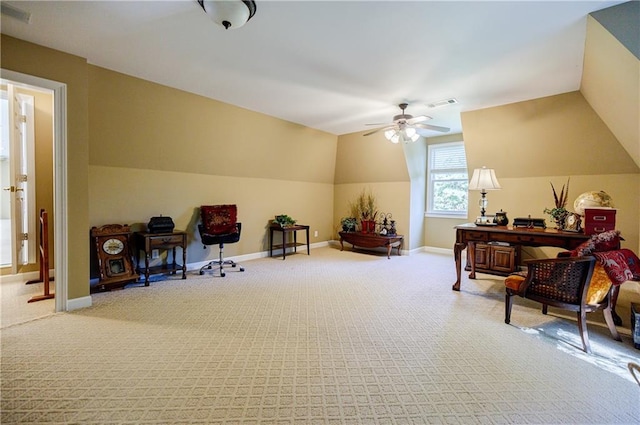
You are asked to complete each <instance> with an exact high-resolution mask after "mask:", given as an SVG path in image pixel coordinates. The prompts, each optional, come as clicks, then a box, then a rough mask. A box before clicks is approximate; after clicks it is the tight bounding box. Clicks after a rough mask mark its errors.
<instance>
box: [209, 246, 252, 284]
mask: <svg viewBox="0 0 640 425" xmlns="http://www.w3.org/2000/svg"><path fill="white" fill-rule="evenodd" d="M205 248H206V247H205ZM224 266H231V267H232V268H237V270H234V271H238V272H243V271H244V267H242V266H241V265H240V264H238V263H236V262H235V261H233V260H225V259H224V245H223V244H220V259H218V260H212V261H209V263H207V264H205V265H204V266H202V267H201V268H200V274H201V275H203V274H204V272H205V270H213V268H214V267H215V268H216V269H217V271H218V272H219V273H220V277H225V276H226V275H227V274H226V273H225V272H224ZM213 273H214V275H215V273H216V270H213Z"/></svg>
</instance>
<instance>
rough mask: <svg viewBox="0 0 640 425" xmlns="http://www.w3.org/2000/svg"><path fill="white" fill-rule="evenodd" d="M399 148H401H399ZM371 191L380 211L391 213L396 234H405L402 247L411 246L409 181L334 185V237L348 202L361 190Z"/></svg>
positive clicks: (344, 215) (336, 237)
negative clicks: (394, 222)
mask: <svg viewBox="0 0 640 425" xmlns="http://www.w3.org/2000/svg"><path fill="white" fill-rule="evenodd" d="M400 149H401V148H400ZM363 189H364V190H366V191H367V192H371V193H372V194H373V195H375V196H376V199H377V204H378V210H379V212H380V213H385V214H389V213H390V214H391V215H392V219H393V220H395V221H396V230H397V232H398V234H400V235H405V241H404V249H409V248H410V246H411V240H410V239H411V238H410V233H409V231H410V225H409V223H410V216H411V214H410V202H409V201H410V199H409V198H410V195H411V184H410V182H369V183H365V184H363V183H343V184H336V185H335V186H334V201H333V204H334V206H335V208H334V215H333V223H334V234H333V236H334V238H333V239H339V237H338V235H337V232H338V231H339V230H340V229H339V226H340V219H341V218H342V217H348V216H349V215H350V214H349V203H351V202H353V201H354V200H355V198H356V197H357V196H358V195H359V194H360V193H361V192H362V190H363Z"/></svg>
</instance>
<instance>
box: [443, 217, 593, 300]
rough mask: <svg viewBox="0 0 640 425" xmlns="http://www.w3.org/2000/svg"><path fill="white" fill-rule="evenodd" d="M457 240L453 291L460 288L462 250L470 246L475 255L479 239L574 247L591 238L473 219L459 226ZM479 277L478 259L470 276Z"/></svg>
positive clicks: (470, 250) (474, 256)
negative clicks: (496, 224) (479, 222)
mask: <svg viewBox="0 0 640 425" xmlns="http://www.w3.org/2000/svg"><path fill="white" fill-rule="evenodd" d="M455 229H456V243H455V245H454V246H453V254H454V257H455V261H456V282H455V283H454V284H453V287H452V288H451V289H453V290H454V291H459V290H460V276H461V273H462V258H461V255H462V250H464V249H465V248H468V250H469V252H468V255H469V258H471V259H474V258H476V243H487V242H507V243H510V244H512V245H518V246H536V247H537V246H553V247H557V248H564V249H566V250H572V249H574V248H576V247H577V246H578V245H580V244H581V243H582V242H584V241H586V240H588V239H589V236H587V235H585V234H584V233H573V232H563V231H560V230H556V229H527V228H512V227H507V226H476V225H475V224H473V223H467V224H461V225H460V226H456V227H455ZM475 278H476V267H475V261H471V273H469V279H475Z"/></svg>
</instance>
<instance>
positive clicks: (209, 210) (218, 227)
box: [198, 205, 244, 277]
mask: <svg viewBox="0 0 640 425" xmlns="http://www.w3.org/2000/svg"><path fill="white" fill-rule="evenodd" d="M237 215H238V210H237V207H236V206H235V205H202V206H201V207H200V217H201V219H202V223H201V224H198V231H199V232H200V238H201V239H202V243H203V244H204V248H205V249H206V248H207V246H208V245H218V246H219V247H220V257H219V259H217V260H213V261H210V262H209V263H208V264H205V265H204V266H202V268H200V274H204V272H205V270H213V268H214V267H216V269H217V270H218V271H219V273H220V276H221V277H225V275H226V274H225V272H224V266H225V265H228V266H231V267H232V268H237V269H236V271H241V272H243V271H244V267H242V266H240V265H239V264H237V263H236V262H234V261H232V260H225V259H224V244H225V243H236V242H238V241H239V240H240V232H241V231H242V223H238V221H237ZM213 272H214V274H215V272H216V270H213Z"/></svg>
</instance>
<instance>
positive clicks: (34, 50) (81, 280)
mask: <svg viewBox="0 0 640 425" xmlns="http://www.w3.org/2000/svg"><path fill="white" fill-rule="evenodd" d="M1 41H2V50H1V53H0V54H1V56H0V59H1V63H2V68H4V69H8V70H12V71H16V72H21V73H24V74H28V75H34V76H37V77H41V78H46V79H49V80H53V81H58V82H62V83H65V84H66V85H67V158H66V166H67V181H68V183H67V212H68V222H69V228H68V229H67V247H68V251H69V252H70V253H72V255H73V258H72V259H69V262H70V264H71V267H70V268H69V275H68V279H69V281H68V289H69V292H68V297H69V299H73V298H80V297H83V296H86V295H88V294H89V285H88V281H89V239H88V237H87V235H88V229H89V214H88V204H87V202H88V201H87V199H88V192H89V191H88V183H87V173H88V159H89V144H88V138H89V131H88V129H89V127H88V118H89V116H88V100H89V98H88V82H87V63H86V60H85V59H84V58H80V57H77V56H73V55H69V54H66V53H63V52H60V51H57V50H52V49H48V48H46V47H42V46H38V45H36V44H32V43H27V42H24V41H22V40H18V39H15V38H12V37H8V36H6V35H4V34H2V38H1ZM58 254H59V255H60V254H61V253H58Z"/></svg>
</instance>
